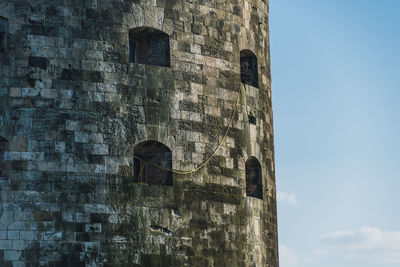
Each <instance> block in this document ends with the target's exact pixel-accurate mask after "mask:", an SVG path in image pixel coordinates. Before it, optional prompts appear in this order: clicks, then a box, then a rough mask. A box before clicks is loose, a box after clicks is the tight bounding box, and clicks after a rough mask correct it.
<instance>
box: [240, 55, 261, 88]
mask: <svg viewBox="0 0 400 267" xmlns="http://www.w3.org/2000/svg"><path fill="white" fill-rule="evenodd" d="M240 79H241V82H242V83H245V84H249V85H251V86H254V87H257V88H258V67H257V57H256V55H255V54H254V53H253V52H252V51H250V50H247V49H245V50H242V51H240Z"/></svg>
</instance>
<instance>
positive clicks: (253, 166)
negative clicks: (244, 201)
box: [246, 157, 263, 199]
mask: <svg viewBox="0 0 400 267" xmlns="http://www.w3.org/2000/svg"><path fill="white" fill-rule="evenodd" d="M246 196H249V197H255V198H259V199H262V198H263V196H262V170H261V164H260V162H259V161H258V159H256V158H255V157H249V158H248V159H247V160H246Z"/></svg>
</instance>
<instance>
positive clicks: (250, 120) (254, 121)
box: [248, 114, 257, 125]
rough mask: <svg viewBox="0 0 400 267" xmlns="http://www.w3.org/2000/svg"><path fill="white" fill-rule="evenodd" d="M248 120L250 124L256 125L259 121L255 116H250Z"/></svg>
mask: <svg viewBox="0 0 400 267" xmlns="http://www.w3.org/2000/svg"><path fill="white" fill-rule="evenodd" d="M248 118H249V123H251V124H254V125H256V124H257V119H256V117H254V116H253V115H251V114H250V115H249V116H248Z"/></svg>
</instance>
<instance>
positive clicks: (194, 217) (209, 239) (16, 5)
mask: <svg viewBox="0 0 400 267" xmlns="http://www.w3.org/2000/svg"><path fill="white" fill-rule="evenodd" d="M0 17H1V18H2V20H3V21H6V22H4V23H3V22H2V25H6V24H7V27H8V28H7V30H4V32H5V33H4V35H3V36H5V37H4V38H6V40H5V43H4V44H5V46H6V47H5V48H6V49H4V50H3V51H0V149H1V151H0V155H1V156H0V167H1V173H0V188H1V207H0V215H1V216H0V265H1V266H146V267H147V266H199V267H200V266H201V267H203V266H217V267H219V266H268V267H278V247H277V223H276V196H275V195H276V192H275V175H274V149H273V129H272V108H271V81H270V58H269V32H268V3H267V2H266V0H249V1H243V0H229V1H228V0H225V1H222V0H218V1H214V0H191V1H189V0H130V1H128V0H118V1H115V0H52V1H48V0H46V1H45V0H25V1H15V0H13V1H11V0H1V1H0ZM2 27H3V26H2ZM4 27H5V26H4ZM4 27H3V28H4ZM140 27H142V28H140ZM145 27H148V28H149V29H151V30H150V31H149V32H150V33H151V32H155V33H157V34H158V37H157V36H156V37H154V38H150V39H149V40H153V41H154V40H155V41H156V43H154V42H153V43H151V42H150V41H149V42H148V40H147V39H146V38H147V37H143V36H145V35H144V33H143V29H146V28H145ZM136 28H140V29H139V30H134V29H136ZM130 32H131V34H130ZM138 32H140V35H136V37H135V33H138ZM160 32H161V33H160ZM164 33H165V34H167V35H168V36H166V35H165V34H164ZM130 35H131V37H130ZM132 35H134V37H132ZM168 37H169V39H168ZM133 38H136V39H133ZM157 38H158V39H157ZM157 40H158V41H157ZM168 40H169V47H168V49H169V53H170V55H166V54H162V53H161V52H160V51H161V50H162V47H164V46H165V44H167V45H168ZM3 42H4V40H3ZM146 42H147V43H146ZM157 42H159V43H157ZM160 49H161V50H160ZM242 50H246V51H247V50H249V51H251V52H252V53H250V54H251V55H253V54H254V55H255V56H256V60H253V59H251V58H250V59H249V58H247V59H242V62H247V63H246V64H247V66H244V65H243V64H242V65H243V66H242V72H243V68H246V71H247V72H251V69H249V68H253V67H254V66H255V65H256V66H257V70H256V71H257V73H256V74H257V75H251V73H246V74H245V75H242V80H243V77H245V78H244V79H246V77H253V78H252V79H253V80H252V81H251V82H248V83H247V82H244V83H242V82H241V81H242V80H241V58H240V55H241V51H242ZM146 53H147V54H146ZM157 53H161V54H160V55H159V54H157ZM146 55H148V57H146ZM247 55H249V53H247ZM168 60H169V61H168ZM143 62H144V63H145V64H139V63H143ZM160 62H161V63H160ZM249 62H250V63H249ZM254 62H256V63H254ZM254 77H256V78H254ZM254 79H257V81H254ZM255 85H257V86H255ZM231 118H232V119H231ZM143 144H145V145H143ZM161 148H162V150H160V149H161ZM152 151H154V153H153V152H152ZM152 153H153V154H152ZM210 157H211V159H210ZM249 158H251V159H252V160H253V161H255V162H256V163H255V164H253V165H251V166H253V167H252V169H249V170H246V161H247V160H248V159H249ZM208 159H210V160H208ZM257 160H258V163H257ZM204 162H207V164H205V165H204V166H203V167H202V168H200V169H199V170H197V171H195V172H192V173H183V174H182V173H180V172H173V173H172V174H171V173H169V168H167V167H168V166H172V169H174V170H179V171H182V172H190V171H191V170H195V169H196V168H198V167H200V166H202V164H203V163H204ZM152 164H153V165H152ZM254 166H255V167H254ZM258 166H261V167H258ZM260 168H261V169H260ZM156 169H158V170H156ZM165 173H168V179H166V178H165V177H164V176H163V175H165ZM143 175H145V176H147V177H146V178H145V179H141V176H143ZM257 175H258V176H259V178H257ZM154 177H155V178H154ZM246 177H254V179H253V178H252V181H248V182H246ZM160 183H161V184H160ZM246 187H248V188H246ZM249 187H252V188H249ZM249 192H250V193H249ZM260 194H261V195H260Z"/></svg>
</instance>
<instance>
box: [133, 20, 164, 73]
mask: <svg viewBox="0 0 400 267" xmlns="http://www.w3.org/2000/svg"><path fill="white" fill-rule="evenodd" d="M129 62H132V63H139V64H147V65H155V66H162V67H169V66H170V47H169V36H168V34H166V33H165V32H163V31H160V30H157V29H154V28H150V27H139V28H134V29H131V30H130V31H129Z"/></svg>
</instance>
